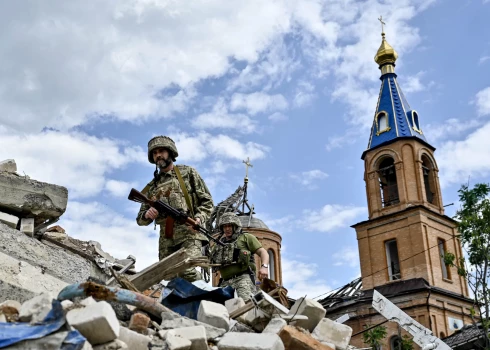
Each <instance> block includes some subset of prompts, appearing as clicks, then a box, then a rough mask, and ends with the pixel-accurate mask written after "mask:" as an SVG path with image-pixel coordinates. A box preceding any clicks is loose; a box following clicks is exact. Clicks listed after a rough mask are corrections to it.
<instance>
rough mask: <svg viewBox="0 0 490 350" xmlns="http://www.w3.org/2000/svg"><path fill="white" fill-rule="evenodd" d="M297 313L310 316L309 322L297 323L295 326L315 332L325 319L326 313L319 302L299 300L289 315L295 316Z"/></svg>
mask: <svg viewBox="0 0 490 350" xmlns="http://www.w3.org/2000/svg"><path fill="white" fill-rule="evenodd" d="M295 313H296V314H299V315H305V316H308V320H299V321H296V323H295V325H296V326H298V327H302V328H304V329H307V330H309V331H310V332H313V330H314V329H315V327H316V326H317V325H318V324H319V323H320V321H321V320H322V319H323V318H324V317H325V314H326V311H325V309H324V308H323V306H322V305H321V304H320V303H319V302H318V301H315V300H312V299H305V298H299V299H298V300H296V302H295V303H294V305H293V307H292V308H291V310H289V315H294V314H295Z"/></svg>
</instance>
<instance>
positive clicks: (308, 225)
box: [300, 204, 367, 232]
mask: <svg viewBox="0 0 490 350" xmlns="http://www.w3.org/2000/svg"><path fill="white" fill-rule="evenodd" d="M363 214H364V215H366V214H367V210H366V208H365V207H353V206H343V205H336V204H333V205H332V204H327V205H325V206H324V207H323V208H322V209H321V210H319V211H308V210H305V211H304V216H303V218H302V219H301V220H300V224H301V225H303V227H304V228H305V229H306V230H308V231H319V232H329V231H332V230H335V229H338V228H345V227H346V226H348V225H351V224H352V222H353V220H354V219H356V218H358V217H359V216H361V215H363Z"/></svg>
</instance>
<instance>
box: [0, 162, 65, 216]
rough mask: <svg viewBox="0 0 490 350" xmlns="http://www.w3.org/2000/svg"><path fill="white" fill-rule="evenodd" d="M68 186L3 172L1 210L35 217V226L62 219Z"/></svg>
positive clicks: (1, 175) (1, 174)
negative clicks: (50, 220)
mask: <svg viewBox="0 0 490 350" xmlns="http://www.w3.org/2000/svg"><path fill="white" fill-rule="evenodd" d="M67 202H68V190H67V189H66V187H63V186H58V185H53V184H48V183H45V182H41V181H36V180H32V179H27V178H26V177H23V176H18V175H16V174H11V173H7V172H0V210H2V211H4V212H7V213H9V214H12V215H18V216H21V217H31V216H34V217H35V219H36V220H35V221H36V225H39V224H41V223H43V222H44V221H46V220H48V219H57V218H59V217H60V216H61V215H62V214H63V213H64V212H65V210H66V204H67Z"/></svg>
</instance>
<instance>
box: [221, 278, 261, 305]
mask: <svg viewBox="0 0 490 350" xmlns="http://www.w3.org/2000/svg"><path fill="white" fill-rule="evenodd" d="M226 286H231V287H233V288H235V290H236V293H237V294H238V297H239V298H242V299H243V300H244V301H247V300H249V299H250V294H255V293H257V287H256V286H255V284H254V283H252V279H251V278H250V275H249V274H248V273H245V274H243V275H241V276H237V277H235V278H231V279H229V280H227V281H223V282H222V283H221V284H220V287H226Z"/></svg>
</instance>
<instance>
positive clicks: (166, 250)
mask: <svg viewBox="0 0 490 350" xmlns="http://www.w3.org/2000/svg"><path fill="white" fill-rule="evenodd" d="M172 241H173V240H171V239H166V238H165V237H162V235H160V242H159V251H158V258H159V259H160V260H162V259H164V258H166V257H167V256H169V255H171V254H173V253H175V252H176V251H177V250H179V249H180V248H185V249H186V250H187V254H188V255H189V256H190V257H195V258H198V257H200V256H202V251H201V248H202V241H200V240H198V239H188V240H185V241H184V242H182V243H181V244H177V245H170V244H171V243H172ZM177 276H178V277H182V278H183V279H185V280H187V281H189V282H194V281H197V280H201V279H202V276H201V273H200V272H199V271H197V270H196V269H195V268H194V267H192V268H189V269H187V270H185V271H184V272H181V273H179V274H178V275H177Z"/></svg>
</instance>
